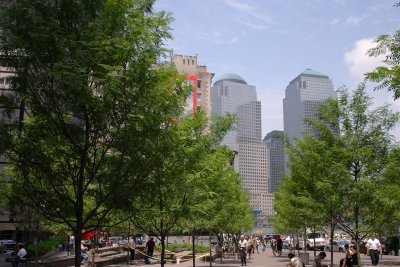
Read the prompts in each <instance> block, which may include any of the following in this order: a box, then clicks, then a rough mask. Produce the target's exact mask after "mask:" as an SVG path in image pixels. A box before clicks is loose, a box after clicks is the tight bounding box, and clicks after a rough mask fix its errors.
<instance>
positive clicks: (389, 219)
mask: <svg viewBox="0 0 400 267" xmlns="http://www.w3.org/2000/svg"><path fill="white" fill-rule="evenodd" d="M399 162H400V149H399V147H395V148H394V149H392V150H391V151H390V153H389V158H388V164H387V165H386V168H385V170H384V172H383V176H382V178H381V179H380V187H379V188H378V189H377V191H376V192H375V194H374V198H373V199H372V201H373V202H374V204H375V205H374V206H375V207H376V209H375V210H371V211H370V216H369V217H368V220H369V221H370V224H371V225H372V227H373V228H374V229H375V230H374V232H376V233H379V234H380V235H381V236H390V235H392V234H394V233H396V232H397V228H398V226H399V220H400V210H399V208H398V207H399V204H400V195H399V194H398V192H400V182H399V179H398V174H399V172H400V166H399Z"/></svg>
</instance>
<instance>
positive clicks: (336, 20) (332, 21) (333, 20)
mask: <svg viewBox="0 0 400 267" xmlns="http://www.w3.org/2000/svg"><path fill="white" fill-rule="evenodd" d="M338 23H339V19H338V18H334V19H332V20H331V22H330V24H331V25H332V26H334V25H336V24H338Z"/></svg>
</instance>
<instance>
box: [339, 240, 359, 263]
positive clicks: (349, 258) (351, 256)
mask: <svg viewBox="0 0 400 267" xmlns="http://www.w3.org/2000/svg"><path fill="white" fill-rule="evenodd" d="M344 249H345V250H346V255H345V257H344V258H343V259H341V260H340V267H351V266H353V265H356V264H355V263H356V261H357V253H356V250H355V249H354V247H353V246H349V244H345V245H344Z"/></svg>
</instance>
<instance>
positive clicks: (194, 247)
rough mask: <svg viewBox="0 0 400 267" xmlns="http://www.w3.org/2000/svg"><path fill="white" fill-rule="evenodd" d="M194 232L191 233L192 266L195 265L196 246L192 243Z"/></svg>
mask: <svg viewBox="0 0 400 267" xmlns="http://www.w3.org/2000/svg"><path fill="white" fill-rule="evenodd" d="M194 238H195V236H194V234H192V254H193V267H195V266H196V246H195V244H194Z"/></svg>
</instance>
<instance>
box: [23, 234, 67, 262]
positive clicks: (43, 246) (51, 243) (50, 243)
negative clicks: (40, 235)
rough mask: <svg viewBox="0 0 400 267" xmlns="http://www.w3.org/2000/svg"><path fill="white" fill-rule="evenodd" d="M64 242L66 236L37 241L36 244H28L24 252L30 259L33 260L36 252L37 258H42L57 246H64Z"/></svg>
mask: <svg viewBox="0 0 400 267" xmlns="http://www.w3.org/2000/svg"><path fill="white" fill-rule="evenodd" d="M66 240H67V237H66V236H57V237H54V238H52V239H49V240H44V241H39V243H37V244H30V245H28V247H27V248H26V251H27V252H28V257H29V258H31V259H32V258H34V257H35V251H37V257H38V258H39V257H42V256H44V255H46V254H47V253H49V252H51V251H54V250H55V249H56V248H57V246H58V244H60V243H62V244H64V243H65V242H66Z"/></svg>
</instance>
